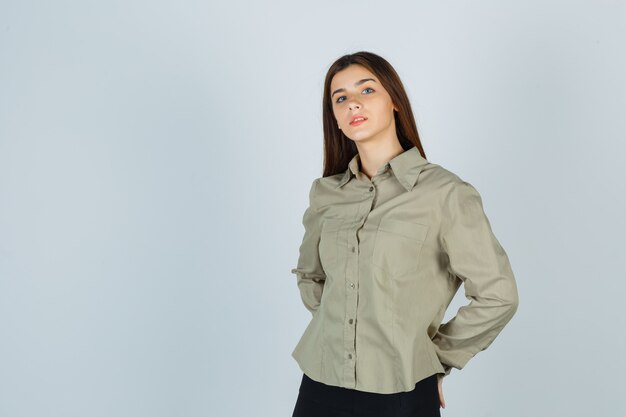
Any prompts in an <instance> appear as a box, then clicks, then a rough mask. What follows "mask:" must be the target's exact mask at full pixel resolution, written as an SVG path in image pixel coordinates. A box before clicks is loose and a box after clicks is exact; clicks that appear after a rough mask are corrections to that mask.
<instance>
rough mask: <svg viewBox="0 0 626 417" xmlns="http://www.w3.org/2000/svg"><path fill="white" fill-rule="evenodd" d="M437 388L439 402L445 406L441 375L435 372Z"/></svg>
mask: <svg viewBox="0 0 626 417" xmlns="http://www.w3.org/2000/svg"><path fill="white" fill-rule="evenodd" d="M437 389H438V390H439V404H440V405H441V407H443V408H446V400H444V399H443V375H441V374H437Z"/></svg>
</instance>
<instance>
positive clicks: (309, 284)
mask: <svg viewBox="0 0 626 417" xmlns="http://www.w3.org/2000/svg"><path fill="white" fill-rule="evenodd" d="M318 180H319V179H316V180H315V181H313V184H311V189H310V191H309V206H308V207H307V209H306V210H305V212H304V215H303V217H302V224H303V226H304V237H303V238H302V243H301V245H300V256H299V258H298V266H297V267H296V268H293V269H292V270H291V272H292V273H293V274H296V277H297V280H296V282H297V285H298V289H299V290H300V297H301V298H302V302H303V303H304V306H305V307H306V308H307V310H309V311H310V312H311V314H314V313H315V311H317V308H318V307H319V305H320V301H321V299H322V293H323V291H324V282H325V280H326V274H325V273H324V270H323V268H322V264H321V263H320V259H319V250H318V245H319V240H320V217H321V216H320V214H319V211H318V208H317V206H316V202H315V191H316V187H317V182H318Z"/></svg>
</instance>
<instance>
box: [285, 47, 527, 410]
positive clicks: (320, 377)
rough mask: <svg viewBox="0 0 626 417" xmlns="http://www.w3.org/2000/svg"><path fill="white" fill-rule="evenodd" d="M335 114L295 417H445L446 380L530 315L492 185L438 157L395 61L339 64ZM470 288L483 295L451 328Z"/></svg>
mask: <svg viewBox="0 0 626 417" xmlns="http://www.w3.org/2000/svg"><path fill="white" fill-rule="evenodd" d="M323 106H324V107H323V118H324V175H323V177H320V178H317V179H315V180H314V181H313V183H312V185H311V188H310V192H309V207H308V208H307V209H306V211H305V212H304V216H303V220H302V223H303V225H304V230H305V231H304V237H303V240H302V244H301V246H300V256H299V259H298V265H297V268H294V269H292V271H291V272H292V273H294V274H296V276H297V285H298V288H299V291H300V295H301V298H302V301H303V303H304V305H305V307H306V308H307V309H308V310H309V311H310V312H311V313H312V315H313V316H312V319H311V321H310V322H309V324H308V326H307V328H306V329H305V331H304V334H303V335H302V338H301V339H300V341H299V343H298V344H297V346H296V347H295V349H294V351H293V353H292V356H293V357H294V359H295V360H296V361H297V362H298V364H299V366H300V368H301V370H302V371H303V375H302V382H301V386H300V390H299V395H298V399H297V402H296V404H295V409H294V412H293V417H333V416H376V417H403V416H421V417H430V416H440V407H445V402H444V398H443V391H442V380H443V377H444V376H446V375H448V374H449V373H450V370H451V368H453V367H454V368H457V369H459V370H460V369H462V368H463V367H464V366H465V364H466V363H467V362H468V361H469V359H471V358H472V357H473V356H474V355H476V354H477V353H478V352H480V351H482V350H485V349H486V348H487V347H488V346H489V345H490V344H491V343H492V342H493V340H494V339H495V338H496V336H497V335H498V334H499V333H500V331H501V330H502V329H503V327H504V326H505V325H506V324H507V323H508V322H509V320H510V319H511V318H512V316H513V315H514V314H515V312H516V311H517V306H518V294H517V286H516V282H515V278H514V275H513V272H512V270H511V266H510V263H509V259H508V257H507V255H506V253H505V251H504V249H503V248H502V246H500V244H499V242H498V240H497V239H496V237H495V236H494V234H493V232H492V229H491V226H490V223H489V220H488V219H487V217H486V215H485V212H484V210H483V205H482V199H481V197H480V195H479V193H478V191H477V190H476V189H475V188H474V187H473V186H472V185H471V184H470V183H468V182H466V181H464V180H463V179H461V178H460V177H459V176H457V175H456V174H454V173H452V172H450V171H449V170H447V169H445V168H443V167H442V166H440V165H437V164H434V163H431V162H429V161H427V160H426V156H425V153H424V150H423V148H422V145H421V142H420V138H419V136H418V132H417V128H416V124H415V120H414V117H413V113H412V110H411V105H410V103H409V100H408V98H407V95H406V92H405V90H404V87H403V85H402V83H401V81H400V79H399V77H398V74H397V73H396V71H395V70H394V69H393V67H392V66H391V65H390V64H389V63H388V62H387V61H386V60H385V59H383V58H381V57H380V56H378V55H375V54H373V53H369V52H358V53H354V54H350V55H345V56H343V57H341V58H339V59H338V60H337V61H335V62H334V63H333V64H332V65H331V67H330V69H329V70H328V73H327V75H326V80H325V83H324V98H323ZM462 283H463V284H464V289H465V295H466V297H467V298H468V299H470V300H471V301H470V303H469V304H468V305H465V306H463V307H461V308H460V309H459V310H458V312H457V314H456V316H455V317H454V318H452V319H451V320H450V321H448V322H447V323H444V324H442V323H441V322H442V319H443V317H444V313H445V311H446V308H447V307H448V305H449V304H450V302H451V300H452V298H453V297H454V295H455V294H456V292H457V290H458V288H459V287H460V285H461V284H462Z"/></svg>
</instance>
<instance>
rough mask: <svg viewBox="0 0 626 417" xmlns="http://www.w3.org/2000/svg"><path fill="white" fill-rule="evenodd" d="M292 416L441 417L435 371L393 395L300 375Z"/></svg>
mask: <svg viewBox="0 0 626 417" xmlns="http://www.w3.org/2000/svg"><path fill="white" fill-rule="evenodd" d="M292 417H441V414H440V412H439V391H438V388H437V374H433V375H431V376H429V377H428V378H424V379H422V380H421V381H418V382H417V383H416V384H415V388H414V389H413V390H411V391H408V392H397V393H393V394H379V393H373V392H364V391H357V390H354V389H349V388H342V387H336V386H332V385H326V384H323V383H321V382H317V381H315V380H313V379H311V378H309V377H308V376H307V375H306V374H302V382H301V384H300V392H299V394H298V399H297V401H296V405H295V409H294V410H293V414H292Z"/></svg>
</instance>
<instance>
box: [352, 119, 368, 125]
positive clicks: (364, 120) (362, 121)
mask: <svg viewBox="0 0 626 417" xmlns="http://www.w3.org/2000/svg"><path fill="white" fill-rule="evenodd" d="M365 122H367V119H363V120H357V121H356V122H352V123H350V126H358V125H360V124H363V123H365Z"/></svg>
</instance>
